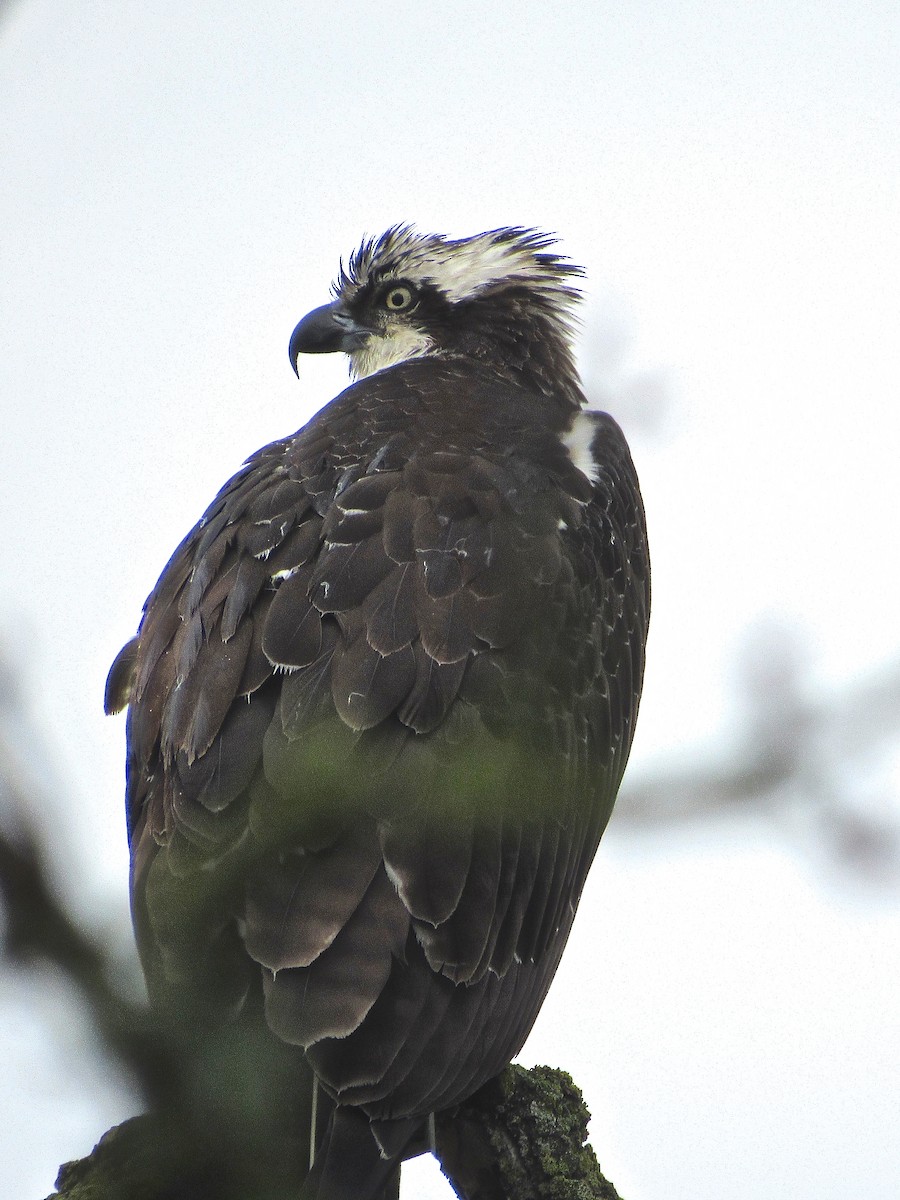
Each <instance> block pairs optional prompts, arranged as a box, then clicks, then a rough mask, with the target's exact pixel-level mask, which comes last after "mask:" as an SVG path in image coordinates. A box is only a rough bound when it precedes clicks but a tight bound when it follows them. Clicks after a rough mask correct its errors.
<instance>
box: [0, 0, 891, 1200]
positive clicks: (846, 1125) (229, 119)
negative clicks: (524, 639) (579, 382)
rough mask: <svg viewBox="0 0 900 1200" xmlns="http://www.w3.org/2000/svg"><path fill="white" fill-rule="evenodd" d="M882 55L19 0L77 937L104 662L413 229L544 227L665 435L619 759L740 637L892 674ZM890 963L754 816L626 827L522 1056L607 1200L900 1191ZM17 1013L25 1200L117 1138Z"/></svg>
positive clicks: (876, 50)
mask: <svg viewBox="0 0 900 1200" xmlns="http://www.w3.org/2000/svg"><path fill="white" fill-rule="evenodd" d="M898 64H900V11H898V9H897V6H896V3H894V2H891V3H883V4H877V3H862V4H857V5H854V6H850V5H847V4H838V3H833V2H828V0H826V2H819V3H815V4H813V3H790V2H787V3H785V2H784V0H782V2H780V3H778V4H775V3H772V2H769V0H757V2H756V3H752V4H748V3H737V4H729V3H718V4H716V3H711V2H708V3H693V4H692V3H686V2H684V0H672V2H670V3H668V4H662V3H649V2H645V3H640V2H637V3H631V4H628V5H621V4H617V5H612V4H606V3H597V2H594V3H569V4H567V5H564V6H560V5H557V6H549V5H541V4H536V3H532V4H527V3H525V4H523V3H519V4H514V5H513V4H507V3H495V4H493V5H491V6H486V5H482V4H474V3H456V4H453V5H449V4H435V3H425V2H422V0H419V2H418V3H405V2H403V0H396V2H395V3H392V4H391V5H389V6H386V5H380V4H374V3H354V2H352V0H344V2H343V3H341V4H335V5H332V6H330V7H329V6H323V5H321V4H310V3H296V2H294V3H287V2H275V0H273V2H270V3H258V4H256V5H253V6H251V5H245V4H239V3H236V2H234V0H226V2H222V0H220V2H219V3H215V4H213V3H206V2H197V3H194V4H192V5H185V4H178V3H174V2H170V3H156V4H153V5H147V4H140V3H137V2H136V0H135V2H134V3H131V2H126V3H121V4H118V5H109V4H103V3H100V2H99V0H53V2H51V0H19V2H18V3H17V4H13V5H12V6H11V8H10V9H9V10H8V12H7V15H6V16H5V18H2V19H0V111H2V113H3V120H2V122H0V395H2V403H3V413H4V417H5V422H4V424H5V431H6V436H5V437H4V439H3V442H2V448H3V461H2V470H0V528H2V533H3V555H2V566H0V631H2V636H3V637H4V639H5V641H6V642H7V644H8V645H9V647H10V649H11V651H12V653H13V656H14V657H15V658H17V659H18V661H19V662H20V663H22V664H23V665H24V666H25V667H27V671H28V675H27V681H28V685H29V687H30V691H31V696H32V699H33V704H34V708H35V710H36V713H37V715H38V717H39V719H40V720H41V722H42V723H43V724H44V726H45V727H46V728H47V730H48V738H49V739H50V741H51V744H52V745H53V746H54V751H55V761H54V763H53V769H54V770H55V771H56V772H57V773H58V774H59V776H60V777H61V778H62V779H63V780H64V781H65V784H66V795H65V797H61V798H60V802H59V810H58V812H57V814H56V819H57V821H59V822H60V824H61V828H62V829H63V830H64V834H65V837H64V838H63V837H62V836H61V838H60V841H61V843H63V842H68V841H69V840H72V841H74V843H75V847H76V855H75V857H74V858H73V857H71V855H70V856H69V857H68V858H67V857H66V855H65V852H64V850H62V849H61V850H60V855H61V858H62V860H63V862H64V864H65V870H66V886H67V888H68V890H69V891H70V893H71V894H72V895H73V896H74V897H76V898H77V901H78V903H79V904H80V905H81V906H82V908H83V909H84V911H85V912H86V913H89V914H90V915H91V916H92V917H93V918H95V919H101V920H102V921H103V922H104V923H105V924H106V925H108V926H109V927H110V928H112V929H114V930H121V929H124V927H125V925H126V923H127V901H126V871H127V862H126V860H127V856H126V851H125V839H124V828H123V824H124V823H123V820H122V805H121V774H122V766H121V763H122V743H123V738H124V730H123V725H122V723H121V721H104V719H103V718H102V716H101V711H100V703H101V696H102V689H103V680H104V677H105V673H106V669H107V667H108V664H109V662H110V661H111V659H112V656H113V655H114V653H115V652H116V650H117V649H118V647H119V646H120V645H121V643H122V642H123V641H124V640H125V639H126V638H127V637H129V636H130V635H131V634H132V633H133V631H134V629H135V627H136V624H137V621H138V618H139V614H140V606H141V604H142V602H143V599H144V597H145V596H146V594H147V592H148V591H149V589H150V587H151V586H152V584H153V583H154V581H155V579H156V577H157V575H158V573H159V571H160V569H161V568H162V566H163V564H164V563H165V561H166V558H167V557H168V555H169V553H170V552H171V550H172V549H173V548H174V546H175V545H176V543H177V542H178V541H179V540H180V538H181V536H182V535H183V533H184V532H185V531H186V530H187V529H188V528H189V527H190V525H191V524H193V522H194V521H195V520H196V518H197V517H198V515H199V514H200V512H201V511H202V510H203V508H204V507H205V506H206V503H207V502H208V501H209V499H210V498H211V496H212V495H213V493H214V492H215V491H216V489H217V488H218V487H219V485H220V484H221V483H222V482H224V480H225V479H226V478H227V477H228V475H229V474H231V472H232V471H233V470H234V469H235V468H236V467H237V465H238V464H239V463H240V462H241V461H242V460H243V458H244V457H246V455H247V454H248V453H250V452H251V451H252V450H254V449H256V448H257V446H259V445H262V444H263V443H264V442H266V441H269V440H271V439H272V438H274V437H279V436H283V435H284V434H286V433H288V432H290V431H291V430H293V429H295V428H297V427H298V426H299V425H300V424H302V423H303V422H304V421H305V420H306V419H307V418H308V416H309V415H310V414H311V413H312V412H313V411H314V410H315V409H316V408H317V407H319V406H320V405H321V404H322V403H324V402H325V401H326V400H328V399H330V397H331V396H332V395H333V394H334V393H335V392H336V391H337V390H339V388H340V387H341V386H343V384H344V382H345V380H346V373H345V367H344V365H343V364H342V363H341V362H339V361H337V360H314V361H310V362H309V363H308V364H307V365H306V366H305V368H304V370H303V372H302V378H301V382H300V384H298V383H297V380H296V379H295V378H294V376H293V374H292V373H291V371H290V368H289V365H288V361H287V340H288V337H289V334H290V331H291V329H292V328H293V326H294V324H295V323H296V321H297V319H298V318H299V317H300V316H302V315H303V314H304V313H305V312H306V311H307V310H308V309H310V308H312V307H314V306H315V305H317V304H320V303H322V302H323V301H324V300H326V299H327V288H328V284H329V282H330V280H331V278H332V277H333V275H334V273H335V270H336V267H337V260H338V256H339V255H341V254H344V255H346V254H347V253H348V252H349V251H350V250H351V249H352V248H353V247H354V246H355V244H356V243H357V242H358V241H359V239H360V237H361V235H362V234H363V233H364V232H380V231H381V230H382V229H383V228H385V227H386V226H387V225H388V224H391V223H393V222H395V221H398V220H414V221H416V222H417V223H418V224H419V226H420V227H421V228H423V229H427V230H434V231H439V232H446V233H449V234H454V235H455V234H462V233H471V232H475V231H478V230H481V229H484V228H491V227H494V226H496V225H500V224H528V225H536V226H540V227H544V228H549V229H555V230H557V231H558V232H559V233H560V234H561V235H562V237H563V245H564V248H565V250H566V251H567V252H568V253H569V254H570V255H571V256H572V257H573V258H574V259H575V260H576V261H578V262H581V263H584V265H585V266H586V267H587V269H588V277H589V292H590V293H591V295H590V298H589V306H588V309H587V333H588V335H589V336H591V337H592V338H593V341H592V343H591V344H589V345H587V346H586V347H585V350H584V353H583V356H582V361H583V362H584V364H585V374H586V377H587V378H588V381H589V383H592V384H593V385H594V388H595V389H596V390H597V391H602V390H603V389H606V390H609V391H610V393H611V394H612V395H613V396H615V395H616V394H617V392H618V393H621V391H622V389H623V380H625V381H626V383H627V381H628V380H629V379H635V380H638V382H639V381H640V378H641V377H643V376H645V375H649V376H651V377H657V378H661V379H662V383H663V386H664V388H665V390H666V392H667V393H668V395H669V396H670V397H671V410H670V414H669V419H668V434H667V436H666V438H665V439H663V440H655V441H654V440H652V439H650V438H648V437H646V436H643V435H642V434H641V433H640V431H639V430H637V431H636V432H635V433H634V434H633V437H632V442H633V448H634V451H635V456H636V458H637V461H638V466H639V469H640V472H641V476H642V482H643V486H644V495H645V500H646V503H647V508H648V515H649V521H650V530H651V548H652V551H653V557H654V615H653V630H652V640H651V645H650V667H649V672H648V679H647V690H646V694H645V703H644V708H643V712H642V718H641V726H640V731H639V736H638V744H637V747H636V752H635V761H636V764H637V765H638V767H639V766H640V763H641V762H646V761H647V760H649V759H651V758H653V759H655V758H657V757H660V756H664V755H665V754H666V753H667V752H674V751H681V752H682V753H683V752H684V748H685V747H686V746H687V747H690V746H692V745H695V744H696V745H700V744H703V743H705V742H707V741H708V740H709V739H710V738H712V737H714V736H715V734H716V733H717V732H718V731H719V730H720V729H721V728H722V725H723V721H724V716H723V714H724V711H725V702H726V682H725V681H726V678H727V676H726V667H727V665H728V663H729V661H730V658H731V656H732V655H733V652H734V650H735V648H736V647H737V646H738V645H739V642H740V635H741V631H742V630H743V629H744V627H745V626H746V625H747V624H748V622H751V621H752V620H754V619H756V618H758V617H760V616H761V615H771V614H774V615H776V616H778V617H780V618H782V619H784V620H786V621H788V622H790V623H792V624H793V625H794V626H796V628H798V629H799V630H802V631H803V633H804V635H805V636H806V637H807V638H808V639H809V643H810V647H811V652H812V654H813V656H814V661H815V664H816V679H817V681H818V683H819V684H820V685H821V687H822V688H823V689H827V688H829V687H831V686H833V685H835V684H837V683H840V682H841V681H844V680H848V679H851V678H853V677H855V676H857V675H860V674H862V673H865V672H866V671H867V670H869V669H870V668H872V667H873V666H875V665H876V664H877V663H878V662H879V661H880V660H882V659H884V658H886V657H888V656H890V655H896V654H897V653H898V652H900V622H898V618H897V600H896V596H897V593H898V590H900V549H898V539H897V536H896V521H897V511H898V483H897V474H898V468H897V463H898V451H900V428H898V425H900V420H898V415H897V403H898V385H900V349H898V347H900V303H898V301H900V214H898V208H900V67H898ZM610 327H612V328H614V329H619V330H623V329H624V331H625V334H626V336H627V338H628V339H629V341H628V344H627V345H626V346H625V348H624V351H623V357H622V358H621V359H618V358H617V359H616V361H613V362H610V361H609V360H608V359H605V358H604V356H603V354H602V353H601V352H600V350H599V349H598V347H599V346H601V345H606V344H607V343H606V342H603V341H602V339H601V334H603V332H604V330H606V331H608V330H609V328H610ZM898 942H900V902H898V898H897V897H887V898H886V897H885V896H883V895H882V896H879V897H874V896H869V897H860V895H859V894H857V893H856V892H854V891H853V890H852V889H848V888H847V887H844V886H841V887H838V886H837V885H835V884H834V883H833V881H832V883H826V882H824V881H823V879H822V877H821V875H820V874H818V873H817V872H816V871H815V870H813V869H812V868H811V867H809V866H808V864H806V863H805V862H804V861H803V860H800V859H798V858H797V857H796V856H795V853H794V851H793V850H792V849H791V848H790V847H786V846H785V845H784V843H783V842H782V840H781V839H780V836H779V834H778V833H777V832H773V831H772V830H769V829H767V828H766V827H765V826H764V825H762V824H761V823H760V824H756V823H750V824H748V825H746V826H743V825H737V826H731V825H729V826H727V827H726V826H722V827H718V828H713V829H710V830H703V829H698V828H690V829H688V830H686V831H684V832H683V833H679V834H677V835H675V834H672V833H671V832H668V833H666V835H665V837H664V838H661V839H654V840H653V841H652V843H650V842H648V841H647V840H646V839H643V840H636V839H635V838H634V837H633V836H629V837H626V836H624V835H622V834H620V835H619V836H618V837H616V836H615V835H614V836H613V837H612V838H610V840H609V844H608V845H607V846H606V847H605V848H604V850H603V851H602V852H601V857H600V859H599V860H598V865H597V868H596V870H595V872H594V875H593V877H592V881H591V884H590V886H589V889H588V892H587V894H586V898H585V901H584V905H583V909H582V914H581V916H580V918H579V923H578V925H577V926H576V934H575V935H574V938H573V942H572V944H571V947H570V949H569V951H568V952H567V956H566V960H565V962H564V966H563V968H562V972H563V976H564V978H563V979H561V980H560V981H559V983H558V985H557V986H556V988H555V990H554V992H553V993H551V998H550V1000H549V1001H548V1006H547V1008H546V1011H545V1013H544V1014H543V1015H542V1018H541V1020H540V1022H539V1025H538V1026H537V1028H536V1030H535V1034H534V1036H533V1038H532V1041H531V1042H530V1043H529V1046H528V1047H527V1048H526V1053H525V1055H524V1058H525V1060H526V1061H534V1060H539V1059H546V1060H547V1061H550V1062H553V1063H558V1064H559V1065H562V1066H566V1067H570V1068H571V1069H572V1070H573V1072H574V1074H575V1077H576V1079H577V1081H578V1082H579V1083H580V1084H581V1086H582V1087H583V1088H584V1090H585V1092H586V1093H587V1098H588V1101H589V1103H590V1104H591V1106H592V1108H593V1110H594V1112H595V1122H594V1127H593V1128H594V1133H593V1136H594V1142H595V1145H596V1146H597V1147H598V1149H599V1152H600V1155H601V1161H602V1163H603V1165H604V1167H605V1168H606V1170H607V1171H608V1173H609V1175H610V1177H611V1178H612V1179H613V1181H614V1182H615V1183H616V1185H617V1186H618V1187H619V1189H620V1191H622V1193H623V1194H624V1195H626V1196H627V1197H628V1200H678V1198H679V1197H681V1196H684V1197H687V1196H690V1197H691V1198H692V1200H705V1198H706V1197H709V1200H713V1198H715V1200H722V1198H723V1197H725V1198H727V1200H744V1198H746V1200H750V1198H751V1197H758V1196H760V1195H762V1194H766V1195H767V1196H768V1195H779V1194H783V1195H784V1196H786V1197H791V1198H792V1200H805V1198H806V1197H809V1198H810V1200H812V1198H813V1197H815V1198H816V1200H828V1197H831V1196H834V1197H838V1196H841V1197H843V1196H844V1195H846V1194H847V1193H848V1191H852V1192H853V1193H854V1194H858V1195H861V1196H866V1197H867V1200H888V1198H889V1197H890V1198H893V1197H895V1196H896V1194H897V1186H898V1180H900V1150H898V1148H897V1142H898V1139H897V1138H896V1134H895V1131H894V1129H893V1128H892V1121H891V1119H890V1117H891V1106H892V1105H894V1106H896V1095H897V1092H898V1090H900V1063H898V1060H900V1013H898V1001H897V979H898V967H900V962H898V958H900V950H898ZM42 994H43V988H42V985H40V984H34V985H33V986H32V987H31V988H30V990H28V991H23V990H22V988H21V987H18V986H17V985H15V984H13V983H11V982H9V981H7V982H6V983H4V984H3V985H2V987H0V1003H2V1002H3V1001H4V1000H5V1001H6V1007H7V1009H8V1012H9V1017H8V1019H7V1020H5V1022H4V1024H5V1029H6V1033H5V1034H0V1060H2V1061H4V1062H5V1064H6V1068H7V1069H6V1070H5V1071H4V1075H5V1077H6V1079H7V1080H8V1084H7V1088H8V1090H7V1093H6V1094H5V1095H4V1094H0V1164H3V1163H6V1164H7V1165H6V1166H3V1165H0V1179H2V1178H3V1172H4V1171H5V1170H6V1171H8V1172H9V1174H10V1179H9V1185H8V1188H7V1190H9V1192H10V1194H15V1195H20V1196H22V1197H27V1196H35V1197H37V1196H40V1195H44V1194H45V1193H46V1192H47V1191H48V1190H49V1189H50V1185H51V1184H52V1178H53V1175H54V1173H55V1169H56V1166H57V1165H58V1163H59V1162H60V1161H61V1159H63V1158H66V1157H73V1156H76V1155H79V1154H81V1153H84V1152H86V1151H87V1150H88V1149H89V1148H90V1145H91V1144H92V1141H93V1140H94V1137H95V1136H96V1135H97V1134H99V1133H101V1132H102V1131H103V1130H104V1129H105V1128H106V1127H107V1125H108V1124H111V1123H112V1122H113V1121H114V1120H116V1119H119V1118H120V1117H122V1116H124V1115H127V1114H128V1112H129V1111H130V1109H129V1107H128V1103H129V1102H128V1101H127V1098H125V1097H123V1096H122V1094H121V1092H116V1090H115V1089H114V1088H113V1087H112V1085H110V1089H108V1090H104V1088H103V1086H102V1085H101V1081H98V1080H97V1079H95V1078H94V1076H93V1075H89V1074H86V1075H82V1074H80V1073H79V1072H81V1071H86V1070H87V1068H85V1067H83V1066H80V1065H77V1064H76V1062H75V1060H76V1058H77V1056H78V1053H80V1052H81V1051H82V1050H83V1047H81V1049H80V1043H79V1037H80V1035H79V1034H77V1033H73V1032H71V1031H69V1032H66V1031H63V1030H61V1029H60V1027H59V1019H58V1018H57V1019H56V1025H55V1026H54V1025H53V1021H52V1018H51V1016H49V1015H47V1014H49V1013H50V1012H51V1006H50V1005H49V1002H45V1001H44V1000H43V999H42V998H41V997H42ZM35 1064H38V1065H37V1066H36V1065H35ZM67 1075H68V1077H69V1078H68V1082H67V1081H66V1076H67ZM41 1105H43V1106H44V1107H43V1108H42V1107H41ZM48 1107H49V1109H50V1111H53V1112H55V1113H57V1114H58V1136H54V1137H50V1136H49V1134H48V1133H47V1132H46V1131H44V1132H38V1131H36V1128H35V1126H36V1125H40V1124H41V1122H40V1121H36V1120H35V1118H34V1114H35V1113H40V1112H43V1111H46V1110H47V1108H48ZM894 1115H896V1114H894ZM412 1178H413V1175H412V1173H410V1179H412ZM410 1186H411V1185H410ZM422 1186H423V1187H424V1189H425V1192H423V1194H425V1193H426V1192H427V1196H428V1197H431V1196H434V1198H435V1200H437V1198H438V1197H441V1196H444V1197H447V1196H448V1195H449V1193H448V1190H447V1189H446V1187H444V1186H442V1185H441V1184H440V1183H436V1182H428V1183H426V1184H423V1185H422ZM405 1194H406V1195H411V1192H410V1191H409V1190H408V1189H407V1191H406V1193H405Z"/></svg>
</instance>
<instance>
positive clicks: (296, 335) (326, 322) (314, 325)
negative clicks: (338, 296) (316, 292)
mask: <svg viewBox="0 0 900 1200" xmlns="http://www.w3.org/2000/svg"><path fill="white" fill-rule="evenodd" d="M371 332H372V330H371V329H366V328H365V326H364V325H358V324H357V322H356V321H354V319H353V318H352V317H351V316H350V314H349V313H348V312H347V310H346V309H344V308H342V307H341V303H340V301H339V300H335V301H334V303H333V304H323V305H322V307H321V308H314V309H313V310H312V312H311V313H307V314H306V316H305V317H304V318H303V320H302V321H301V322H300V324H299V325H298V326H297V328H296V329H295V330H294V332H293V333H292V334H291V341H290V345H289V346H288V354H289V355H290V357H291V366H292V367H293V368H294V374H295V375H297V376H299V374H300V372H299V371H298V370H297V359H298V358H299V356H300V355H301V354H334V352H335V351H336V350H342V351H343V352H344V354H349V353H350V351H351V350H356V349H357V347H359V346H361V345H362V344H363V342H364V341H365V340H366V338H367V337H368V336H369V335H370V334H371Z"/></svg>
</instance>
